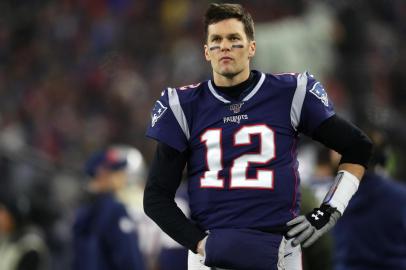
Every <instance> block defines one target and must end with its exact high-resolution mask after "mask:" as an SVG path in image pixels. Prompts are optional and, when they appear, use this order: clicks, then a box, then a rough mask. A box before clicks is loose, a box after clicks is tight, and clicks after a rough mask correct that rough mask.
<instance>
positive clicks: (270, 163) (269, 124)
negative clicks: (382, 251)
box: [147, 71, 334, 230]
mask: <svg viewBox="0 0 406 270" xmlns="http://www.w3.org/2000/svg"><path fill="white" fill-rule="evenodd" d="M253 72H255V74H256V76H258V77H259V78H260V79H259V81H258V82H257V84H256V85H255V86H254V87H253V88H252V89H249V91H245V92H244V93H243V95H241V96H240V98H239V99H238V100H232V99H229V98H228V97H227V96H225V95H224V94H222V93H221V92H218V91H216V89H215V87H214V86H213V83H212V81H210V80H209V81H205V82H202V83H200V84H195V85H190V86H187V87H181V88H177V89H175V88H168V89H165V90H164V91H163V92H162V95H161V98H160V99H159V100H158V101H157V102H156V103H155V105H154V107H153V109H152V114H151V117H152V122H151V126H150V127H149V128H148V131H147V136H149V137H151V138H154V139H156V140H158V141H160V142H162V143H165V144H167V145H169V146H171V147H173V148H175V149H177V150H179V151H184V150H186V149H187V150H188V152H189V153H190V155H189V159H188V165H187V177H188V192H189V200H190V209H191V217H192V219H193V220H195V221H196V222H197V224H198V225H199V226H200V227H201V228H202V229H204V230H210V229H214V228H230V227H231V228H273V227H279V226H282V225H284V224H285V223H286V222H288V221H289V220H291V219H292V217H294V216H296V215H297V214H298V210H299V189H298V185H299V182H300V181H299V176H298V162H297V159H296V145H297V140H298V134H299V133H300V132H302V133H305V134H308V135H311V134H312V133H313V131H314V130H315V129H316V128H317V127H318V126H319V125H320V124H321V123H322V122H323V121H324V120H326V119H327V118H329V117H331V116H332V115H333V114H334V111H333V108H332V104H331V102H329V100H328V98H327V94H326V92H325V91H324V88H323V86H322V85H321V84H320V83H319V82H317V81H316V80H315V79H314V78H313V77H312V76H310V75H308V74H307V73H303V74H281V75H271V74H263V73H260V72H258V71H253Z"/></svg>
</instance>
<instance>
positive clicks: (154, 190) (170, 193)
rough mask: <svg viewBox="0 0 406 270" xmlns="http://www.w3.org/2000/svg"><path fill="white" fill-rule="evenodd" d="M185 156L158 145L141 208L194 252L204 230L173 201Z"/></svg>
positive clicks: (202, 236)
mask: <svg viewBox="0 0 406 270" xmlns="http://www.w3.org/2000/svg"><path fill="white" fill-rule="evenodd" d="M186 159H187V155H186V154H185V153H180V152H178V151H177V150H175V149H173V148H171V147H169V146H167V145H164V144H162V143H160V144H158V147H157V150H156V153H155V157H154V161H153V163H152V166H151V169H150V173H149V176H148V182H147V185H146V188H145V192H144V211H145V213H146V214H147V215H148V216H149V217H150V218H151V219H152V220H153V221H154V222H155V223H157V224H158V226H159V227H160V228H161V229H162V230H163V231H164V232H166V233H167V234H168V235H169V236H170V237H172V238H173V239H174V240H175V241H177V242H178V243H180V244H181V245H183V246H185V247H187V248H189V249H190V250H192V251H193V252H196V249H197V243H198V242H199V240H201V239H203V238H204V237H205V235H206V234H205V233H204V232H203V231H202V230H200V229H199V228H198V227H197V226H196V225H195V224H193V223H192V222H191V221H190V220H189V219H188V218H187V217H186V216H185V215H184V214H183V212H182V211H181V210H180V209H179V207H178V206H177V205H176V203H175V200H174V198H175V193H176V190H177V188H178V187H179V184H180V181H181V178H182V171H183V168H184V166H185V164H186Z"/></svg>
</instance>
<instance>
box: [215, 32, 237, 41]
mask: <svg viewBox="0 0 406 270" xmlns="http://www.w3.org/2000/svg"><path fill="white" fill-rule="evenodd" d="M222 37H223V36H222V35H218V34H212V35H210V37H209V38H210V39H211V40H212V39H214V38H222ZM233 37H239V38H241V35H240V34H239V33H231V34H227V35H226V38H233Z"/></svg>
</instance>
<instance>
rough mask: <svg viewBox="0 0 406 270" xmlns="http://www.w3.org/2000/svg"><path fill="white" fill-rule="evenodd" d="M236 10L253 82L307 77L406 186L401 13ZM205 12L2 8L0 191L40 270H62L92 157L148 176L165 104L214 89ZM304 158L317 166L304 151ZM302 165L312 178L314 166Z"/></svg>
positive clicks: (104, 1)
mask: <svg viewBox="0 0 406 270" xmlns="http://www.w3.org/2000/svg"><path fill="white" fill-rule="evenodd" d="M233 2H235V3H241V4H243V5H244V6H245V7H246V8H247V9H248V11H249V12H250V13H251V14H252V15H253V17H254V21H255V23H256V24H255V28H256V40H257V46H258V50H257V58H256V59H255V60H254V63H253V68H255V69H260V70H262V71H264V72H275V73H276V72H302V71H304V70H307V71H309V73H311V74H313V75H314V76H315V77H316V78H317V79H318V80H319V81H321V82H322V83H323V84H324V86H325V88H326V89H327V92H328V94H329V96H330V98H331V99H332V100H333V101H334V105H335V109H336V111H337V113H338V114H340V115H341V116H343V117H344V118H346V119H349V120H351V121H353V122H354V123H355V124H356V125H358V126H359V127H361V128H363V129H365V130H379V131H381V132H382V133H384V134H386V135H388V138H389V140H388V147H389V148H390V149H391V151H390V156H389V157H388V163H387V165H388V166H387V169H388V173H389V174H390V175H391V176H392V177H393V178H395V179H397V180H399V181H401V182H402V181H403V182H404V181H406V166H404V164H405V161H406V124H405V123H406V122H405V117H406V20H405V18H406V1H403V0H369V1H367V0H365V1H362V0H342V1H333V0H330V1H328V0H325V1H318V0H314V1H310V0H308V1H306V0H267V1H265V0H256V1H253V0H250V1H248V0H247V1H233ZM208 3H210V1H191V0H149V1H147V0H137V1H130V0H60V1H45V0H44V1H40V0H37V1H28V0H27V1H24V0H13V1H11V0H10V1H1V2H0V175H1V178H0V190H1V193H2V194H3V193H7V194H8V195H11V197H12V200H13V201H14V203H16V204H17V202H18V203H19V204H20V205H21V203H20V201H21V200H22V199H21V198H24V200H25V201H28V203H29V205H30V208H29V209H30V211H29V215H28V217H29V219H30V222H32V223H34V224H36V225H37V226H38V227H39V228H40V229H41V230H42V231H43V232H44V233H43V234H44V239H45V243H46V245H47V247H48V249H49V251H50V258H51V259H50V260H51V263H50V268H49V269H58V270H64V269H71V260H72V258H71V257H72V250H71V240H72V235H71V234H72V233H71V226H72V222H73V216H74V211H75V209H76V208H77V207H78V206H79V204H80V202H81V196H82V191H81V187H82V185H83V182H84V181H85V178H86V176H85V174H84V169H83V168H84V163H85V161H86V159H87V158H88V156H89V155H90V153H92V152H94V151H96V150H97V149H101V148H103V147H106V146H108V145H112V144H125V145H129V146H132V147H135V148H137V149H139V150H140V151H141V153H142V154H143V155H144V157H145V159H146V163H147V164H148V163H149V162H150V161H151V158H152V155H153V153H154V146H155V144H154V142H152V141H151V140H147V139H146V138H145V137H144V133H145V130H146V126H147V125H148V124H149V122H150V109H151V108H152V105H153V103H154V101H155V100H156V99H157V98H158V97H159V95H160V92H161V91H162V90H163V89H164V88H165V87H167V86H182V85H186V84H191V83H196V82H199V81H201V80H206V79H208V78H210V76H211V70H210V66H209V64H208V63H207V62H206V61H205V60H204V57H203V42H204V38H203V24H202V16H203V14H204V12H205V10H206V8H207V6H208ZM302 147H303V149H306V153H308V155H309V157H312V156H314V154H313V153H314V152H315V151H316V150H314V148H313V146H312V144H308V143H307V142H306V141H305V142H304V143H303V144H302ZM305 160H306V162H303V165H302V164H301V170H302V171H304V174H305V176H304V178H307V177H311V175H312V174H313V171H312V169H311V168H312V166H313V165H314V162H315V161H313V159H312V158H309V159H305ZM24 200H23V201H24ZM158 269H159V267H158ZM0 270H12V269H0Z"/></svg>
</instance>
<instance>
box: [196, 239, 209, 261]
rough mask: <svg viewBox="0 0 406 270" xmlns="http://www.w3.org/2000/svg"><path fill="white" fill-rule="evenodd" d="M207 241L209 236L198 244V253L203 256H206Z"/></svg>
mask: <svg viewBox="0 0 406 270" xmlns="http://www.w3.org/2000/svg"><path fill="white" fill-rule="evenodd" d="M206 240H207V236H205V237H204V238H203V239H202V240H200V241H199V242H198V243H197V249H196V252H197V253H198V254H200V255H202V256H204V255H205V247H206Z"/></svg>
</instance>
